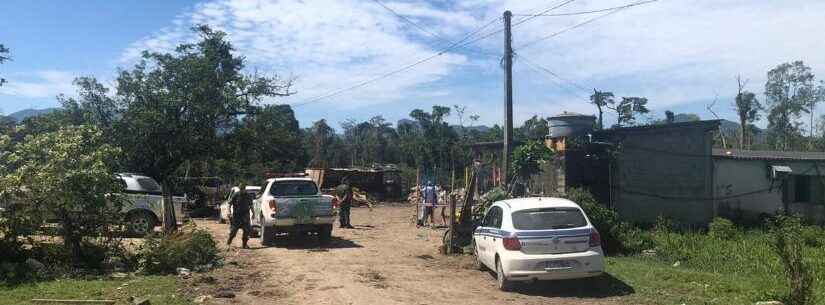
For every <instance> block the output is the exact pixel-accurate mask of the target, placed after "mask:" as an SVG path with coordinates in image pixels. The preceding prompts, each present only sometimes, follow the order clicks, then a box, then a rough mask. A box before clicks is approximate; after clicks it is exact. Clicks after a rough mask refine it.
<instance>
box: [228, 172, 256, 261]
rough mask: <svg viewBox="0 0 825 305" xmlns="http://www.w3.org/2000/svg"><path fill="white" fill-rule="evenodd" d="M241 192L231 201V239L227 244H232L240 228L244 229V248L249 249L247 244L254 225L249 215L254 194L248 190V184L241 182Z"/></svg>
mask: <svg viewBox="0 0 825 305" xmlns="http://www.w3.org/2000/svg"><path fill="white" fill-rule="evenodd" d="M240 189H241V190H240V192H238V195H237V196H235V198H232V201H231V202H230V203H229V222H230V229H229V240H228V241H227V242H226V245H227V246H231V245H232V239H234V238H235V234H238V229H243V236H242V241H243V248H244V249H249V246H248V245H247V244H246V243H247V242H248V241H249V233H250V232H251V231H252V225H251V224H250V223H249V215H250V214H251V211H252V195H250V194H249V193H247V192H246V185H245V184H241V186H240Z"/></svg>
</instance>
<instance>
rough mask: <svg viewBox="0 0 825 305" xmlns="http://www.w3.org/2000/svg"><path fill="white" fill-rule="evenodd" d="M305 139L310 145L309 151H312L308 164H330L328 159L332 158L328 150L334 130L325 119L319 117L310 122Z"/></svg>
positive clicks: (333, 137) (322, 165) (333, 139)
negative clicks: (310, 125)
mask: <svg viewBox="0 0 825 305" xmlns="http://www.w3.org/2000/svg"><path fill="white" fill-rule="evenodd" d="M307 140H308V141H309V143H310V145H311V146H310V147H309V149H310V150H309V151H310V152H311V153H312V157H311V159H310V161H309V165H310V166H312V167H326V166H330V165H331V164H329V161H331V159H332V158H331V156H330V155H329V154H328V152H329V149H330V146H332V144H333V141H335V130H334V129H332V127H329V125H327V121H326V120H325V119H320V120H318V121H316V122H315V123H313V124H312V127H311V128H310V129H309V135H308V137H307Z"/></svg>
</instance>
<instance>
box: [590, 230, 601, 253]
mask: <svg viewBox="0 0 825 305" xmlns="http://www.w3.org/2000/svg"><path fill="white" fill-rule="evenodd" d="M601 245H602V236H601V235H599V231H596V229H590V247H591V248H593V247H600V246H601Z"/></svg>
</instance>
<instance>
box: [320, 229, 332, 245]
mask: <svg viewBox="0 0 825 305" xmlns="http://www.w3.org/2000/svg"><path fill="white" fill-rule="evenodd" d="M330 240H332V225H331V224H327V225H321V227H320V228H319V229H318V241H320V242H321V244H322V245H326V244H328V243H329V241H330Z"/></svg>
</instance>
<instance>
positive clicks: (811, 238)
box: [802, 226, 825, 247]
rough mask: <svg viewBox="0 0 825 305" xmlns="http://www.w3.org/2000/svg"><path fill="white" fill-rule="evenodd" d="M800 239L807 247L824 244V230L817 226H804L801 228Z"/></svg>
mask: <svg viewBox="0 0 825 305" xmlns="http://www.w3.org/2000/svg"><path fill="white" fill-rule="evenodd" d="M802 240H804V241H805V245H807V246H809V247H822V246H825V230H823V229H822V228H820V227H817V226H805V227H804V228H802Z"/></svg>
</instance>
